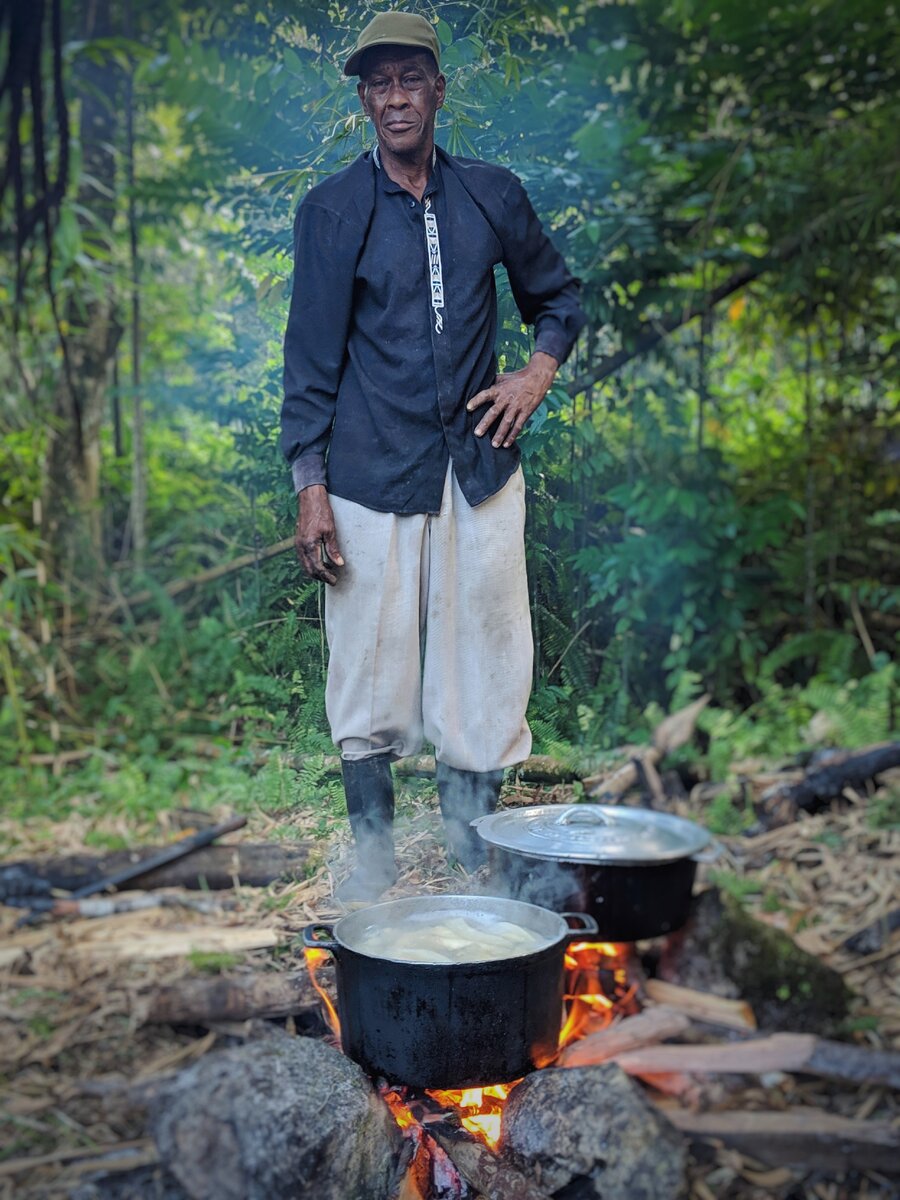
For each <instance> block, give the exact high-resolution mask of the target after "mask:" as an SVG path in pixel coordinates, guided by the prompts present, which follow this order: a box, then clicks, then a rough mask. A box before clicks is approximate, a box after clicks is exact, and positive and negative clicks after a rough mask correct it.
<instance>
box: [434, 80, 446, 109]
mask: <svg viewBox="0 0 900 1200" xmlns="http://www.w3.org/2000/svg"><path fill="white" fill-rule="evenodd" d="M434 90H435V92H436V93H437V107H438V108H443V107H444V97H445V96H446V94H447V80H446V79H445V77H444V76H443V75H438V77H437V79H435V81H434Z"/></svg>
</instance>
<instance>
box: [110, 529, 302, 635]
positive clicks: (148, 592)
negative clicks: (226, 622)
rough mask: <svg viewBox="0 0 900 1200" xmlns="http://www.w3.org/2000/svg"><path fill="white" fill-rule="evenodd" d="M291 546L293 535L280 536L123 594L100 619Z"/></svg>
mask: <svg viewBox="0 0 900 1200" xmlns="http://www.w3.org/2000/svg"><path fill="white" fill-rule="evenodd" d="M293 547H294V539H293V537H288V538H282V539H281V541H280V542H273V543H272V545H271V546H266V547H264V548H263V549H262V550H251V551H250V553H249V554H241V555H240V556H239V557H238V558H233V559H232V560H231V562H227V563H220V564H219V565H218V566H216V567H210V568H209V569H208V570H206V571H198V572H197V574H196V575H189V576H188V577H187V578H186V579H173V580H172V581H171V583H166V584H161V585H160V587H159V588H145V589H144V591H142V592H135V593H134V595H132V596H123V597H122V599H120V600H116V602H115V604H111V605H110V606H109V607H108V608H106V609H105V610H104V611H103V613H101V619H104V618H106V617H109V616H111V615H112V613H114V612H115V611H116V609H117V608H121V607H122V604H123V603H125V604H127V605H129V606H130V607H133V606H135V605H138V604H148V603H149V602H150V601H151V600H156V599H157V598H158V596H159V593H160V592H164V593H165V594H166V595H167V596H170V597H172V596H180V595H181V593H182V592H186V591H188V590H189V589H190V588H195V587H202V586H203V585H204V584H206V583H215V582H216V580H217V579H223V578H224V577H225V576H226V575H232V574H233V573H234V572H235V571H242V570H243V569H244V567H254V566H256V564H257V563H261V562H265V561H266V560H267V559H270V558H275V556H276V555H278V554H284V553H285V551H287V550H292V549H293Z"/></svg>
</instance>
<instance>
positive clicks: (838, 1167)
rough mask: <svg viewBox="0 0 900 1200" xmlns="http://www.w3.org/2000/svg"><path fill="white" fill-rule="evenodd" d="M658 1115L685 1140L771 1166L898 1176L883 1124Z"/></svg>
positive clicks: (898, 1138)
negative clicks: (717, 1145)
mask: <svg viewBox="0 0 900 1200" xmlns="http://www.w3.org/2000/svg"><path fill="white" fill-rule="evenodd" d="M663 1111H664V1112H665V1115H666V1116H667V1117H668V1119H669V1120H670V1121H671V1122H672V1124H673V1125H674V1126H675V1128H676V1129H679V1130H681V1132H682V1133H684V1134H685V1135H687V1136H688V1137H690V1138H693V1139H700V1140H704V1141H705V1140H714V1141H721V1142H724V1143H725V1144H726V1145H727V1146H734V1147H735V1148H736V1149H738V1150H740V1151H742V1152H743V1153H745V1154H749V1155H751V1156H752V1157H753V1158H757V1159H759V1160H760V1162H764V1163H769V1164H771V1165H772V1166H794V1167H799V1168H801V1169H805V1170H821V1169H822V1168H825V1169H829V1170H834V1171H851V1170H861V1171H866V1170H869V1171H880V1172H882V1173H884V1174H886V1175H897V1174H900V1130H898V1129H895V1128H894V1127H893V1126H892V1125H891V1124H889V1123H888V1122H887V1121H859V1120H854V1119H853V1118H850V1117H838V1116H835V1115H834V1114H832V1113H827V1112H821V1111H820V1110H819V1109H816V1108H800V1107H798V1108H790V1109H788V1110H787V1111H784V1112H744V1111H731V1112H728V1111H726V1112H711V1113H690V1112H685V1111H684V1110H683V1109H677V1108H669V1107H666V1108H665V1109H664V1110H663Z"/></svg>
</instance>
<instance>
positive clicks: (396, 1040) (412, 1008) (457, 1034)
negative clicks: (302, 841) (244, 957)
mask: <svg viewBox="0 0 900 1200" xmlns="http://www.w3.org/2000/svg"><path fill="white" fill-rule="evenodd" d="M465 915H469V916H472V917H474V918H482V919H488V920H498V919H499V920H502V921H510V922H512V923H513V924H516V925H520V926H524V927H525V928H526V929H529V930H531V931H533V932H534V933H537V934H539V935H540V936H541V938H542V939H543V942H544V944H543V945H542V946H541V947H540V949H538V950H536V951H534V952H532V953H531V954H525V955H520V956H518V957H515V958H504V959H492V960H489V961H487V962H465V963H413V962H403V961H400V960H395V959H391V958H383V957H375V956H373V955H371V954H368V953H364V952H362V951H361V950H360V949H358V945H359V942H360V939H361V938H362V937H363V935H364V934H365V933H366V932H367V931H369V930H370V929H371V926H372V925H394V924H396V923H397V922H404V923H405V922H420V923H421V922H424V923H426V924H433V923H436V922H438V921H441V920H445V919H446V918H448V917H456V916H465ZM565 918H567V919H569V920H577V921H579V922H580V923H581V928H580V929H577V930H573V929H570V927H569V925H568V924H567V921H566V919H565ZM596 932H597V926H596V923H595V921H594V920H593V918H591V917H589V916H585V915H584V914H582V913H565V914H558V913H555V912H550V911H548V910H547V909H544V908H538V907H537V906H536V905H534V904H524V903H522V902H520V901H517V900H506V899H503V898H501V897H497V896H414V897H411V898H409V899H403V900H391V901H388V902H387V903H384V904H375V905H372V906H371V907H369V908H364V909H361V910H360V911H359V912H355V913H352V914H351V915H350V916H347V917H341V919H340V920H339V921H337V922H336V924H335V925H334V926H333V927H332V926H330V925H321V924H319V925H308V926H307V927H306V929H305V930H304V931H303V941H304V945H306V946H315V947H318V948H319V949H324V950H330V951H331V953H332V954H333V955H334V958H335V964H336V974H337V994H338V1016H339V1018H340V1022H341V1045H342V1047H343V1050H344V1053H345V1054H347V1055H349V1057H350V1058H352V1059H354V1060H355V1061H356V1062H358V1063H359V1064H360V1066H361V1067H363V1068H364V1069H365V1070H366V1071H367V1072H368V1073H369V1074H370V1075H381V1076H383V1077H384V1078H385V1079H387V1080H388V1081H389V1082H390V1083H398V1084H407V1085H409V1086H412V1087H419V1088H463V1087H484V1086H487V1085H489V1084H494V1083H506V1082H509V1081H510V1080H512V1079H519V1078H521V1077H522V1076H523V1075H526V1074H527V1073H528V1072H529V1071H531V1070H533V1069H534V1068H535V1067H539V1066H544V1065H546V1064H547V1063H548V1062H549V1061H550V1060H551V1059H552V1058H553V1057H554V1056H555V1054H556V1052H557V1048H558V1043H559V1032H560V1025H561V1018H562V1012H563V970H564V966H563V959H564V957H565V950H566V946H567V945H568V943H569V942H570V941H578V940H583V939H584V938H585V937H586V936H587V937H592V936H594V934H596Z"/></svg>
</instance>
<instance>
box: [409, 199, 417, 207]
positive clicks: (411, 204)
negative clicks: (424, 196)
mask: <svg viewBox="0 0 900 1200" xmlns="http://www.w3.org/2000/svg"><path fill="white" fill-rule="evenodd" d="M409 207H410V208H415V207H416V202H415V200H413V198H412V196H410V198H409Z"/></svg>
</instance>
